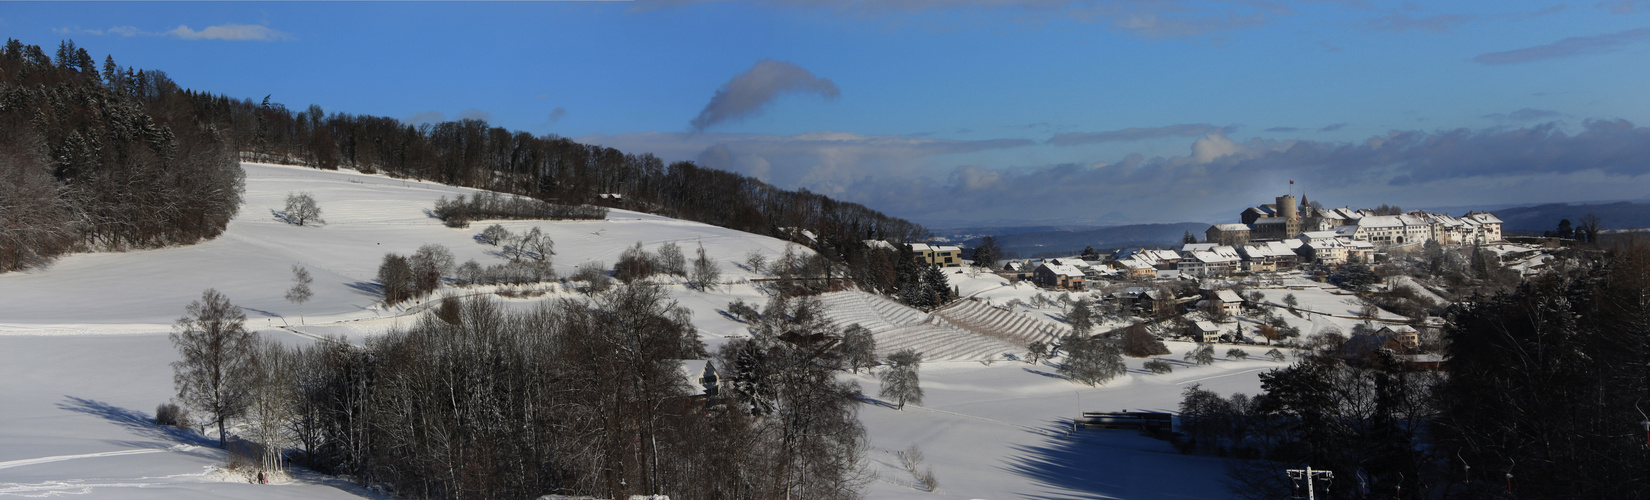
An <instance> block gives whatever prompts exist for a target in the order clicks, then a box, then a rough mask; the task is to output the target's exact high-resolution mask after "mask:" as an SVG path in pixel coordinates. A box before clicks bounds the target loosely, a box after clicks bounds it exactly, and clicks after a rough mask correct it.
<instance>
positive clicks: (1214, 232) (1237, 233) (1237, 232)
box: [1203, 224, 1249, 246]
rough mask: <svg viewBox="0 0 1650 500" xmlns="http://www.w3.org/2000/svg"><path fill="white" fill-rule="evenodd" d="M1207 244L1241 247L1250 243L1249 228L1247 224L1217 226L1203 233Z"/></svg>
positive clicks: (1210, 227)
mask: <svg viewBox="0 0 1650 500" xmlns="http://www.w3.org/2000/svg"><path fill="white" fill-rule="evenodd" d="M1203 241H1204V242H1205V243H1215V244H1220V245H1230V246H1239V245H1243V244H1245V243H1248V242H1249V226H1248V225H1245V224H1215V225H1213V226H1209V230H1207V231H1204V232H1203Z"/></svg>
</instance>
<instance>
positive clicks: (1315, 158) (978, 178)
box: [843, 120, 1650, 222]
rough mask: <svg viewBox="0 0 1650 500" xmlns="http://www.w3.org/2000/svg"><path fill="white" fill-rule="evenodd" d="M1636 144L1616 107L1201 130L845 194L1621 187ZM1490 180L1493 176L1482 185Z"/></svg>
mask: <svg viewBox="0 0 1650 500" xmlns="http://www.w3.org/2000/svg"><path fill="white" fill-rule="evenodd" d="M1644 157H1650V128H1645V127H1638V126H1635V125H1633V124H1632V123H1629V122H1625V121H1619V120H1595V121H1589V122H1586V123H1585V124H1584V126H1583V127H1582V128H1581V129H1580V130H1579V131H1578V132H1575V133H1566V132H1564V131H1563V130H1561V129H1560V128H1559V127H1557V126H1554V125H1551V124H1548V125H1541V126H1535V127H1529V128H1520V129H1513V130H1502V129H1491V130H1467V129H1460V130H1448V131H1439V132H1423V131H1399V132H1392V133H1388V134H1384V135H1380V136H1375V137H1371V138H1368V139H1366V140H1363V141H1360V142H1329V141H1271V140H1259V139H1252V140H1248V141H1243V142H1237V141H1231V140H1229V139H1226V138H1224V137H1222V136H1208V137H1203V138H1199V139H1197V140H1196V141H1194V142H1193V146H1192V148H1191V151H1189V152H1188V154H1187V155H1185V156H1159V157H1151V158H1147V157H1143V156H1141V155H1138V154H1135V155H1128V156H1126V157H1124V158H1123V159H1121V160H1118V161H1115V162H1110V163H1107V162H1096V163H1092V164H1083V163H1063V164H1055V165H1043V166H1027V167H1017V168H994V169H986V168H982V167H978V166H966V165H964V166H957V167H954V168H953V169H952V171H951V172H949V173H946V174H941V175H934V176H928V177H920V178H919V177H895V178H888V177H876V178H872V179H864V180H862V181H861V182H856V183H854V184H852V185H850V186H849V187H848V188H847V189H845V190H844V191H843V193H844V194H843V195H844V196H845V197H847V198H848V199H849V200H851V201H856V202H860V203H865V204H867V205H868V206H872V207H875V208H877V209H879V210H884V211H887V212H889V213H892V214H896V215H899V216H903V217H911V218H915V219H917V220H925V219H927V220H933V219H970V218H973V219H979V218H992V219H1016V218H1018V219H1047V218H1050V217H1058V216H1060V215H1061V214H1066V215H1067V216H1070V215H1069V214H1097V213H1110V212H1117V213H1120V214H1122V215H1123V216H1125V218H1129V219H1133V220H1140V221H1155V222H1169V221H1174V220H1186V219H1187V218H1193V217H1201V216H1202V214H1205V213H1209V212H1211V211H1220V210H1223V209H1226V208H1232V207H1242V206H1246V205H1245V204H1246V203H1253V202H1254V200H1256V199H1268V198H1266V197H1268V196H1272V195H1275V194H1277V191H1281V190H1282V189H1283V187H1282V185H1283V183H1284V182H1285V181H1286V180H1289V179H1294V180H1298V181H1300V182H1301V184H1302V185H1307V186H1312V189H1313V191H1314V192H1315V193H1322V195H1323V198H1322V199H1323V200H1324V201H1326V202H1328V203H1335V204H1352V205H1357V204H1360V203H1368V204H1371V205H1373V204H1376V203H1403V204H1406V205H1407V204H1414V203H1420V202H1422V200H1433V201H1432V202H1435V200H1436V199H1440V198H1441V197H1449V198H1450V199H1454V200H1459V201H1463V202H1484V201H1486V200H1491V199H1492V198H1488V197H1499V198H1493V200H1494V201H1495V202H1516V201H1532V200H1555V199H1561V198H1555V197H1563V196H1585V197H1591V198H1593V199H1596V198H1597V197H1599V196H1601V195H1602V196H1612V195H1620V196H1625V195H1630V194H1631V192H1628V191H1632V192H1642V189H1643V188H1644V187H1645V186H1646V185H1647V184H1650V163H1646V162H1643V161H1640V160H1639V158H1644ZM1490 186H1493V187H1494V188H1495V189H1491V190H1486V189H1484V188H1486V187H1490ZM1555 186H1558V187H1559V188H1556V189H1555ZM1624 190H1626V191H1624ZM1634 190H1636V191H1634ZM1606 191H1608V192H1606ZM1469 196H1476V197H1477V198H1473V199H1470V200H1469V199H1468V198H1469ZM1314 199H1320V198H1319V197H1317V196H1314ZM1188 200H1197V201H1196V202H1188ZM1232 213H1233V215H1234V216H1235V214H1236V210H1235V208H1234V209H1233V211H1232ZM1211 222H1218V221H1211Z"/></svg>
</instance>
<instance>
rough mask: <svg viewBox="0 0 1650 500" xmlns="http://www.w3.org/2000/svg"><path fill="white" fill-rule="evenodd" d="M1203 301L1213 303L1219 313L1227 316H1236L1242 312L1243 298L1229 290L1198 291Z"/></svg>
mask: <svg viewBox="0 0 1650 500" xmlns="http://www.w3.org/2000/svg"><path fill="white" fill-rule="evenodd" d="M1199 293H1200V294H1202V295H1203V300H1206V301H1210V302H1213V303H1215V304H1217V305H1218V306H1219V307H1220V311H1221V312H1222V313H1225V314H1226V315H1228V316H1236V315H1238V314H1240V313H1242V312H1243V297H1240V296H1238V293H1237V292H1234V291H1232V290H1230V289H1225V288H1221V289H1218V290H1210V289H1204V290H1200V291H1199Z"/></svg>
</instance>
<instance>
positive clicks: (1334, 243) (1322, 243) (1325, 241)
mask: <svg viewBox="0 0 1650 500" xmlns="http://www.w3.org/2000/svg"><path fill="white" fill-rule="evenodd" d="M1306 246H1307V247H1309V248H1312V249H1314V250H1317V249H1326V248H1345V247H1346V244H1344V243H1342V242H1341V240H1340V239H1339V238H1320V239H1315V240H1312V241H1309V242H1307V243H1306Z"/></svg>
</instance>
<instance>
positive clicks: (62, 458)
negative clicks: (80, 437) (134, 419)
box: [0, 448, 172, 491]
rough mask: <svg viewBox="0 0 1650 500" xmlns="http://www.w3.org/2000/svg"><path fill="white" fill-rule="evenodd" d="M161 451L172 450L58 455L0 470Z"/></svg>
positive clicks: (16, 462)
mask: <svg viewBox="0 0 1650 500" xmlns="http://www.w3.org/2000/svg"><path fill="white" fill-rule="evenodd" d="M163 451H172V449H170V448H166V449H142V450H122V451H105V452H102V453H85V454H81V455H58V456H55V457H40V458H29V459H24V460H12V461H9V462H0V469H9V468H12V467H22V466H25V465H36V464H49V463H52V462H62V461H65V460H78V459H82V458H98V457H118V456H122V455H142V454H145V453H160V452H163ZM0 491H3V490H0Z"/></svg>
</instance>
